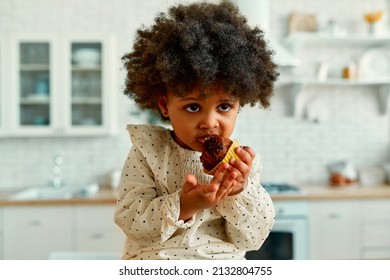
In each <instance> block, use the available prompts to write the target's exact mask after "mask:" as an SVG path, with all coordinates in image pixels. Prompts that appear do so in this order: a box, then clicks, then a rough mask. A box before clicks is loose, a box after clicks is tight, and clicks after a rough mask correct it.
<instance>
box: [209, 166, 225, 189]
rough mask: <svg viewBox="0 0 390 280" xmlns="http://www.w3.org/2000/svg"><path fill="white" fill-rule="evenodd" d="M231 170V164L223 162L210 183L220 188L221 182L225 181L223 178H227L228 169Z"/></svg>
mask: <svg viewBox="0 0 390 280" xmlns="http://www.w3.org/2000/svg"><path fill="white" fill-rule="evenodd" d="M228 168H229V164H228V163H226V162H223V163H221V164H220V165H219V167H218V169H217V171H216V172H215V174H214V176H213V178H212V179H211V181H210V184H212V185H217V186H218V187H219V186H220V184H221V182H222V181H223V178H224V177H225V173H226V171H227V169H228Z"/></svg>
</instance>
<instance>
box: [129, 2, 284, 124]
mask: <svg viewBox="0 0 390 280" xmlns="http://www.w3.org/2000/svg"><path fill="white" fill-rule="evenodd" d="M272 55H273V52H272V51H271V50H269V49H268V48H267V44H266V41H265V40H264V34H263V32H262V31H261V30H260V29H259V28H257V27H255V28H251V27H250V26H249V25H248V24H247V19H246V18H245V17H244V16H243V15H241V14H240V12H239V10H238V8H237V6H235V5H233V4H232V3H231V2H229V1H222V2H221V3H219V4H212V3H206V2H199V3H194V4H189V5H181V4H180V5H177V6H173V7H170V8H169V10H168V14H166V13H161V14H159V15H158V16H157V17H156V18H155V22H154V24H153V25H152V26H151V27H150V28H143V29H138V30H137V36H136V38H135V43H134V46H133V50H132V51H131V52H130V53H127V54H125V55H124V56H123V57H122V61H123V63H124V66H125V70H126V71H127V76H126V81H125V89H124V94H126V95H128V96H129V97H130V98H131V99H133V100H134V101H135V102H136V103H137V104H138V106H139V107H140V108H141V109H151V110H152V111H154V112H156V113H158V114H159V115H160V116H161V118H162V119H164V117H163V116H162V115H161V114H160V112H159V109H158V105H157V101H158V99H159V97H160V96H164V95H166V94H167V93H168V92H171V93H173V94H175V95H177V96H180V97H182V96H185V95H186V94H187V93H188V92H189V91H190V90H191V89H193V88H194V87H200V88H201V89H206V88H207V87H209V86H211V85H213V84H215V83H216V82H218V84H219V85H221V86H222V88H223V89H224V90H225V91H227V92H229V93H230V94H232V96H234V97H236V98H238V100H239V102H240V106H244V105H246V104H250V105H251V106H254V105H255V104H257V103H259V105H261V106H262V107H263V108H267V107H269V105H270V98H271V96H272V94H273V84H274V82H275V81H276V79H277V77H278V75H279V73H278V72H277V71H276V69H277V66H276V64H274V63H273V61H272Z"/></svg>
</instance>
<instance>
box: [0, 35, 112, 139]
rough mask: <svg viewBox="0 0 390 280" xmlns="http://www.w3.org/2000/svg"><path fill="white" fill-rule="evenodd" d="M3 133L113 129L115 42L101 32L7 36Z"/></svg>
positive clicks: (101, 131) (64, 133)
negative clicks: (97, 33) (5, 126)
mask: <svg viewBox="0 0 390 280" xmlns="http://www.w3.org/2000/svg"><path fill="white" fill-rule="evenodd" d="M7 42H8V44H9V45H8V46H7V48H6V49H7V53H6V55H5V57H4V59H5V60H6V61H4V63H5V65H7V71H6V72H5V73H3V74H4V75H1V80H3V79H4V87H3V88H4V92H3V94H2V95H1V101H0V104H7V106H3V107H2V110H4V114H3V116H4V118H5V120H4V122H5V123H7V124H8V125H7V128H6V129H4V131H3V133H2V134H3V135H4V136H82V135H86V136H90V135H106V134H110V133H112V132H113V131H114V127H115V120H114V119H113V118H112V115H113V114H114V105H115V100H116V87H115V73H116V72H117V71H116V70H117V69H116V67H115V60H116V57H115V54H114V50H115V46H114V41H113V37H111V36H109V35H107V36H104V35H98V36H94V35H91V34H81V35H74V36H72V35H66V36H65V35H63V34H57V35H37V36H35V35H34V36H33V35H22V34H20V35H15V36H12V37H10V38H9V40H7Z"/></svg>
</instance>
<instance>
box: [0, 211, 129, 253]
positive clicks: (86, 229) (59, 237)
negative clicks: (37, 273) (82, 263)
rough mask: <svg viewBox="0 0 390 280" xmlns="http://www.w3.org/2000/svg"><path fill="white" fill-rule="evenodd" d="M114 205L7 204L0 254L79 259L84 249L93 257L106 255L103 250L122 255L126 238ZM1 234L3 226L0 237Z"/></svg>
mask: <svg viewBox="0 0 390 280" xmlns="http://www.w3.org/2000/svg"><path fill="white" fill-rule="evenodd" d="M114 209H115V208H114V206H113V205H89V206H81V205H76V206H72V205H69V206H17V207H16V206H9V207H8V206H7V207H4V208H3V212H4V213H3V214H4V223H3V224H4V229H3V242H2V243H1V242H0V257H1V259H8V260H36V259H38V260H45V259H50V258H51V257H52V256H53V255H55V256H56V257H60V258H69V259H72V258H75V259H78V258H79V257H80V255H82V254H83V253H88V254H86V256H87V257H91V258H92V259H93V256H94V253H96V254H97V255H99V256H100V257H99V258H104V255H105V254H104V253H109V254H108V255H109V256H110V257H111V256H113V255H115V256H118V257H120V256H121V253H122V251H123V245H124V240H125V238H124V234H123V233H122V231H121V230H120V228H119V227H118V226H116V225H115V224H114ZM0 216H1V208H0ZM0 222H1V218H0ZM1 237H2V236H1V227H0V241H1ZM2 244H3V247H4V248H1V246H2ZM2 254H3V255H2ZM64 256H65V257H64ZM102 256H103V257H102Z"/></svg>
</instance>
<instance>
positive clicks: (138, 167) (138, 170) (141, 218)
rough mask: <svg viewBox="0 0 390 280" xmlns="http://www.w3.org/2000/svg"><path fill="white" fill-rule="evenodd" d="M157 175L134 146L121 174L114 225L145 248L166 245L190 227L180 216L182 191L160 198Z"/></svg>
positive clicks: (188, 222) (190, 222) (189, 223)
mask: <svg viewBox="0 0 390 280" xmlns="http://www.w3.org/2000/svg"><path fill="white" fill-rule="evenodd" d="M156 184H157V183H156V182H155V181H154V174H153V172H152V170H151V168H150V166H149V164H148V162H147V160H146V158H145V157H144V155H143V154H142V152H141V151H140V150H139V149H138V148H137V147H136V146H135V145H133V147H132V148H131V150H130V153H129V155H128V157H127V159H126V162H125V166H124V168H123V171H122V175H121V183H120V187H119V198H118V201H117V205H116V210H115V222H116V224H117V225H118V226H119V227H120V228H122V230H123V231H124V233H125V234H126V236H128V238H130V239H132V240H133V241H135V242H137V243H139V244H140V245H143V246H151V245H153V243H163V242H165V241H166V240H167V239H169V238H170V237H171V236H172V234H173V233H174V232H175V231H176V230H177V229H178V228H187V227H189V226H191V224H192V223H193V219H191V220H189V221H187V222H186V223H184V222H183V221H181V220H178V218H179V214H180V190H178V191H176V192H174V193H171V194H167V195H161V196H159V195H158V192H157V187H164V186H157V185H156Z"/></svg>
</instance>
